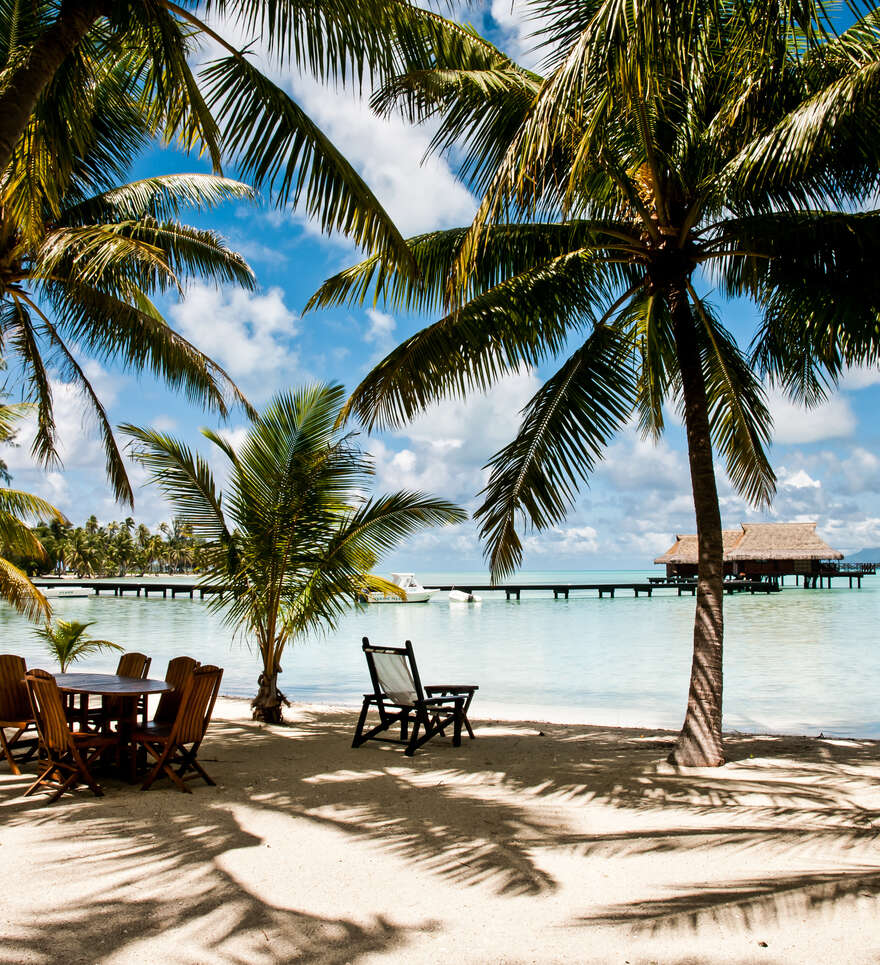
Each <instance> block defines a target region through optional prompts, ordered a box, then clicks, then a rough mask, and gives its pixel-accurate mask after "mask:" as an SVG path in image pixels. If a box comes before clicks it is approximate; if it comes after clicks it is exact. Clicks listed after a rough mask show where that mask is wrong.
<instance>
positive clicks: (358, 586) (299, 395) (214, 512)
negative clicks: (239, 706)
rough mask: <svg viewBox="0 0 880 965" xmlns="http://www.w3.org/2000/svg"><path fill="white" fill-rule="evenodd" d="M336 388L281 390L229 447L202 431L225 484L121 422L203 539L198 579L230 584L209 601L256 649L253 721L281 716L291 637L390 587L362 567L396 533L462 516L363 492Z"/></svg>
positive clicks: (174, 448) (360, 460) (363, 478)
mask: <svg viewBox="0 0 880 965" xmlns="http://www.w3.org/2000/svg"><path fill="white" fill-rule="evenodd" d="M344 397H345V396H344V391H343V389H342V387H341V386H339V385H316V386H312V387H310V388H303V389H300V390H298V391H296V392H294V393H289V394H282V395H278V396H276V397H275V398H274V399H273V400H272V401H271V402H270V403H269V406H268V407H267V409H266V410H265V412H263V414H262V415H261V416H260V417H259V418H257V419H256V420H255V421H254V422H253V424H252V425H251V427H250V429H249V431H248V435H247V437H246V439H245V440H244V442H243V443H242V444H241V445H240V446H239V448H238V449H237V450H236V449H234V448H233V447H232V446H231V445H230V443H229V442H228V441H227V440H226V439H224V438H223V437H222V436H219V435H217V433H215V432H213V431H211V430H209V429H203V430H202V432H203V433H204V435H205V436H206V437H207V438H208V439H209V440H210V441H211V442H212V443H213V444H214V445H215V446H216V447H217V448H218V449H219V450H220V451H221V452H222V453H223V454H224V456H225V457H226V458H227V460H228V462H229V484H228V489H227V492H226V493H225V494H221V493H219V492H218V491H217V489H216V487H215V485H214V480H213V477H212V475H211V471H210V469H209V467H208V463H207V461H206V460H205V459H204V458H203V457H202V456H199V455H196V454H193V453H192V452H191V451H190V449H189V448H187V447H186V446H185V445H183V444H182V443H181V442H178V441H177V440H175V439H173V438H171V437H170V436H167V435H164V434H162V433H159V432H155V431H153V430H149V429H139V428H137V427H135V426H123V427H122V428H123V430H124V431H125V432H127V433H129V434H130V435H131V436H132V437H133V438H134V440H136V445H135V446H134V448H133V455H134V458H135V459H137V460H138V461H140V462H141V463H142V464H143V465H145V466H146V467H147V468H148V469H150V470H151V473H152V479H153V481H155V482H156V483H157V484H158V485H159V487H160V489H161V490H162V492H163V494H164V495H165V497H166V499H168V501H169V502H170V503H171V504H172V505H173V507H174V509H175V511H176V514H177V516H178V518H179V519H180V520H184V521H185V522H186V523H187V524H188V525H190V526H191V527H192V531H193V532H194V533H195V534H196V535H197V536H200V537H202V538H203V539H204V540H206V541H207V543H208V545H207V546H206V547H205V548H204V550H203V554H204V560H205V571H204V580H205V581H206V582H208V583H217V584H222V585H223V586H224V587H227V588H228V590H227V591H224V594H223V595H222V596H220V595H217V596H214V597H212V598H211V603H210V605H211V606H214V607H216V608H217V609H219V610H221V611H222V612H223V613H224V617H225V620H226V622H227V624H228V625H229V626H231V627H234V628H235V630H236V631H237V632H240V633H242V634H244V635H245V636H246V637H247V638H248V639H250V640H253V641H255V642H256V644H257V645H258V647H259V650H260V657H261V673H260V677H259V691H258V693H257V695H256V697H255V698H254V701H253V708H254V717H255V719H260V720H265V721H269V722H278V721H280V720H281V710H282V703H283V702H284V701H285V698H284V695H283V694H282V693H281V692H280V691H279V690H278V674H279V673H280V672H281V659H282V656H283V654H284V650H285V647H286V645H287V644H288V643H289V642H292V641H293V640H295V639H296V638H297V637H299V636H301V635H303V634H304V633H306V632H308V631H312V630H319V629H323V628H328V627H333V626H334V625H335V624H336V622H337V620H338V619H339V617H340V615H341V614H342V613H343V612H344V611H345V609H346V608H347V607H348V606H349V605H350V604H351V603H352V601H353V600H354V599H355V596H356V594H357V593H358V592H359V591H360V590H362V589H363V586H364V585H365V583H366V584H367V585H370V586H377V587H383V588H388V587H389V586H390V584H388V583H386V581H384V580H381V579H378V578H376V577H372V576H370V571H371V570H372V569H373V567H374V566H375V565H376V563H377V561H378V559H379V557H380V556H381V555H382V554H383V553H385V552H387V551H389V550H390V549H392V548H393V547H394V546H396V545H397V544H398V543H399V542H400V541H401V540H402V539H404V538H405V537H407V536H409V535H411V534H413V533H415V532H417V531H418V530H420V529H423V528H425V527H428V526H435V525H441V524H445V523H456V522H460V521H461V520H462V519H464V518H465V514H464V513H463V512H462V511H461V510H460V509H458V508H457V507H455V506H453V505H452V504H451V503H448V502H445V501H443V500H440V499H435V498H432V497H428V496H425V495H422V494H420V493H409V492H397V493H393V494H391V495H387V496H377V497H373V498H371V499H367V498H366V497H364V496H363V495H362V494H363V493H364V492H365V491H366V487H367V484H368V481H369V476H370V474H371V471H372V469H371V464H370V462H369V459H368V457H367V456H366V455H365V454H364V453H363V452H361V451H360V450H359V449H358V448H357V447H356V446H355V444H354V440H353V438H352V436H351V435H350V434H343V433H342V432H341V431H339V430H338V429H337V428H336V424H337V419H338V417H339V413H340V409H341V407H342V403H343V401H344Z"/></svg>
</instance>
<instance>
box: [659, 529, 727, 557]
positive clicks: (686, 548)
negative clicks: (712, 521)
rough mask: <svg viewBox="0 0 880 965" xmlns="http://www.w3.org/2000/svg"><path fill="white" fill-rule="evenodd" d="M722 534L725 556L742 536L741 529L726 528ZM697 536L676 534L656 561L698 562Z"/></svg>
mask: <svg viewBox="0 0 880 965" xmlns="http://www.w3.org/2000/svg"><path fill="white" fill-rule="evenodd" d="M721 535H722V536H723V537H724V558H725V559H727V554H728V552H729V550H731V549H732V548H733V547H734V546H735V545H736V544H737V542H738V541H739V538H740V537H741V536H742V530H741V529H725V530H723V531H722V533H721ZM697 556H698V553H697V537H696V535H693V536H682V535H680V534H676V536H675V542H674V543H673V544H672V546H670V547H669V549H668V550H667V551H666V552H665V553H664V554H663V555H662V556H658V557H657V559H656V560H654V562H655V563H696V562H697Z"/></svg>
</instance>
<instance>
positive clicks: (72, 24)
mask: <svg viewBox="0 0 880 965" xmlns="http://www.w3.org/2000/svg"><path fill="white" fill-rule="evenodd" d="M107 6H108V4H107V2H106V0H64V2H63V3H62V4H61V8H60V10H59V12H58V19H57V20H56V21H55V22H54V23H52V24H51V25H50V26H49V27H47V28H46V30H45V31H44V32H43V33H42V34H41V35H40V37H39V38H38V39H37V40H36V42H35V43H34V44H33V46H32V47H31V49H30V50H29V51H28V54H27V56H26V57H25V58H24V61H23V63H22V64H21V65H20V66H18V67H17V68H16V69H14V70H13V71H11V73H10V74H9V76H8V77H6V78H4V92H3V93H2V94H0V171H4V170H6V167H7V166H8V164H9V161H10V160H11V158H12V152H13V151H14V150H15V144H16V142H17V141H18V139H19V138H20V137H21V135H22V134H23V133H24V130H25V128H26V127H27V125H28V121H29V119H30V116H31V114H32V113H33V110H34V107H35V106H36V104H37V101H38V100H39V97H40V94H42V93H43V91H44V90H45V88H46V87H47V85H48V84H49V83H51V81H52V79H53V78H54V77H55V74H56V73H57V71H58V69H59V68H60V67H61V64H62V63H63V62H64V60H65V58H66V57H68V56H69V55H70V54H71V53H72V52H73V51H74V50H75V49H76V47H77V45H78V44H79V43H80V41H81V40H82V39H83V37H85V35H86V34H87V33H88V31H89V29H90V28H91V27H92V26H93V25H94V23H95V21H96V20H97V19H98V18H99V17H100V16H102V15H103V14H104V13H105V12H106V9H107Z"/></svg>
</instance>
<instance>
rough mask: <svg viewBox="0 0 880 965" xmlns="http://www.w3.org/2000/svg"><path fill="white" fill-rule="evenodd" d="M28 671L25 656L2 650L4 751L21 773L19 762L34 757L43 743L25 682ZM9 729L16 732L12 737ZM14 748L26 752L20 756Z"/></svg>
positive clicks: (0, 737) (0, 731)
mask: <svg viewBox="0 0 880 965" xmlns="http://www.w3.org/2000/svg"><path fill="white" fill-rule="evenodd" d="M26 673H27V667H26V665H25V662H24V658H23V657H19V656H16V655H15V654H12V653H0V750H2V751H3V754H4V755H5V757H6V760H7V761H8V762H9V769H10V770H11V771H12V773H13V774H21V771H20V770H19V767H18V765H19V764H24V763H25V762H26V761H28V760H30V759H31V758H32V757H33V756H34V754H35V753H36V752H37V747H39V744H40V740H39V736H38V735H37V722H36V721H35V720H34V715H33V711H32V710H31V702H30V701H29V700H28V692H27V686H26V685H25V682H24V675H25V674H26ZM7 728H8V729H9V730H14V731H15V733H14V734H13V735H12V737H7V736H6V729H7ZM28 731H32V733H31V734H30V735H28ZM13 747H17V748H19V749H21V750H24V754H23V755H22V756H21V757H19V758H18V759H16V758H15V756H14V755H13V753H12V749H13Z"/></svg>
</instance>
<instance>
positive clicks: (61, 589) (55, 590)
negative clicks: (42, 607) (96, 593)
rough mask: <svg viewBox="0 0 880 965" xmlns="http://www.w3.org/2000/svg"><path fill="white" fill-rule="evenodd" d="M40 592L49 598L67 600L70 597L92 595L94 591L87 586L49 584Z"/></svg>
mask: <svg viewBox="0 0 880 965" xmlns="http://www.w3.org/2000/svg"><path fill="white" fill-rule="evenodd" d="M40 592H41V593H42V594H43V596H45V597H46V598H47V599H49V600H67V599H69V598H70V597H77V596H91V595H92V592H93V591H92V590H90V589H89V588H88V587H86V586H48V587H46V588H45V589H43V590H40Z"/></svg>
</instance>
